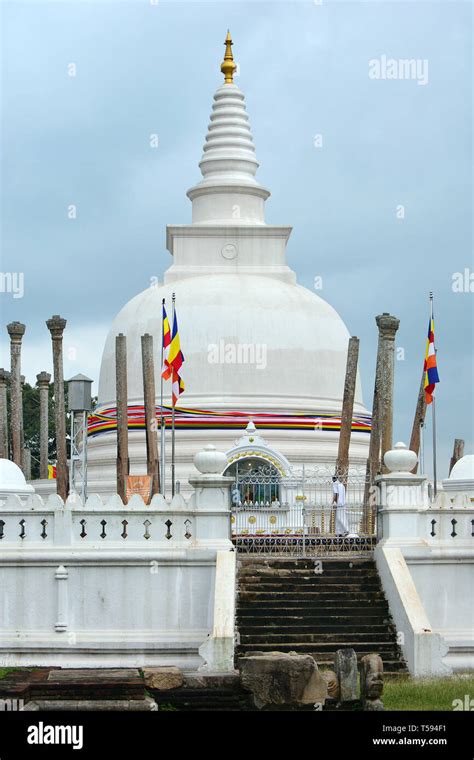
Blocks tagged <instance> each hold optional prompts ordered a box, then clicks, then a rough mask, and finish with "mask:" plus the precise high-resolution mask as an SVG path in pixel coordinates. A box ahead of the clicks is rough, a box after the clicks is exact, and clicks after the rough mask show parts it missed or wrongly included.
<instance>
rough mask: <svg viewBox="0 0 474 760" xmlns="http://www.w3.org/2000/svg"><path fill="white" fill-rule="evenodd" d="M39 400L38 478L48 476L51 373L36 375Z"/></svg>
mask: <svg viewBox="0 0 474 760" xmlns="http://www.w3.org/2000/svg"><path fill="white" fill-rule="evenodd" d="M36 381H37V385H38V390H39V401H40V467H39V476H40V478H47V477H48V453H49V452H48V443H49V384H50V382H51V375H50V374H49V373H48V372H40V373H39V374H38V375H36Z"/></svg>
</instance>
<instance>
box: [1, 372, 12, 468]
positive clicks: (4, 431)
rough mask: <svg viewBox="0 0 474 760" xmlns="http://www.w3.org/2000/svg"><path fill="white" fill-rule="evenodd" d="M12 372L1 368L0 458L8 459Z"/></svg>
mask: <svg viewBox="0 0 474 760" xmlns="http://www.w3.org/2000/svg"><path fill="white" fill-rule="evenodd" d="M9 379H10V373H9V372H7V371H6V370H5V369H3V367H2V368H1V369H0V459H8V405H7V384H8V381H9Z"/></svg>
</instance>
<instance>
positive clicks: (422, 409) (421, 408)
mask: <svg viewBox="0 0 474 760" xmlns="http://www.w3.org/2000/svg"><path fill="white" fill-rule="evenodd" d="M425 414H426V401H425V372H424V371H423V372H422V373H421V382H420V390H419V391H418V400H417V402H416V409H415V418H414V420H413V428H412V431H411V438H410V446H409V449H410V451H414V452H415V454H416V455H417V457H418V455H419V453H420V438H421V427H422V425H423V424H424V421H425ZM417 470H418V460H417V463H416V465H415V468H414V469H413V474H414V475H415V474H416V472H417Z"/></svg>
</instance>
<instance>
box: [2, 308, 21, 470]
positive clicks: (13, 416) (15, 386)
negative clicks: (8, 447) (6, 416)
mask: <svg viewBox="0 0 474 760" xmlns="http://www.w3.org/2000/svg"><path fill="white" fill-rule="evenodd" d="M25 329H26V327H25V325H23V324H22V323H21V322H10V324H9V325H7V330H8V334H9V335H10V356H11V368H10V373H11V377H10V408H11V412H10V425H11V431H12V433H11V435H12V459H13V461H14V462H15V464H16V465H18V467H21V466H22V441H21V431H22V424H23V423H22V403H21V340H22V338H23V335H24V334H25Z"/></svg>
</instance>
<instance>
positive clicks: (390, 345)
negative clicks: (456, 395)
mask: <svg viewBox="0 0 474 760" xmlns="http://www.w3.org/2000/svg"><path fill="white" fill-rule="evenodd" d="M376 321H377V326H378V328H379V332H380V335H381V338H382V367H381V384H380V387H381V396H380V427H381V431H380V432H381V442H382V462H383V458H384V456H385V453H386V452H387V451H390V450H391V449H392V446H393V386H394V376H395V335H396V332H397V330H398V327H399V325H400V320H399V319H397V318H396V317H393V316H392V315H391V314H387V313H384V314H380V315H379V316H378V317H376ZM386 471H387V470H386V468H385V466H384V472H386Z"/></svg>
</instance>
